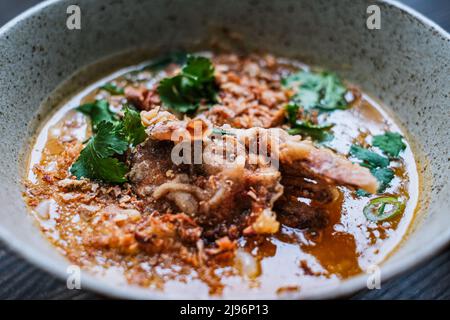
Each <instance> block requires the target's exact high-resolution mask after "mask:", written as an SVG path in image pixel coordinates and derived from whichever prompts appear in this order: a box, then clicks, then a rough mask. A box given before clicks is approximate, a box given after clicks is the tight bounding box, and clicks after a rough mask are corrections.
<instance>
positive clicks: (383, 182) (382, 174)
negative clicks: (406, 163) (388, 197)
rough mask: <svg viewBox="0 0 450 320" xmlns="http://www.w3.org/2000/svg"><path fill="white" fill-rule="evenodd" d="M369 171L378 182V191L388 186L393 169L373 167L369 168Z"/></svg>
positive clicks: (392, 175) (392, 176)
mask: <svg viewBox="0 0 450 320" xmlns="http://www.w3.org/2000/svg"><path fill="white" fill-rule="evenodd" d="M370 172H371V173H372V175H373V176H374V177H375V178H377V180H378V182H379V187H378V190H377V192H378V193H383V192H384V191H385V190H386V188H387V187H388V186H389V183H391V181H392V179H394V171H392V169H389V168H374V169H371V170H370Z"/></svg>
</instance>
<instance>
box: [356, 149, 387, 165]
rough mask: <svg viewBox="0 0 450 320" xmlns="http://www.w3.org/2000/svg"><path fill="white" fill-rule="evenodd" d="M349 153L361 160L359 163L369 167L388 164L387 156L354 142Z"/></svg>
mask: <svg viewBox="0 0 450 320" xmlns="http://www.w3.org/2000/svg"><path fill="white" fill-rule="evenodd" d="M350 154H351V155H352V156H353V157H355V158H358V159H359V160H361V161H362V163H361V165H362V166H365V167H367V168H369V169H374V168H385V167H387V166H388V165H389V159H388V158H386V157H383V156H380V155H379V154H377V153H375V152H373V151H370V150H367V149H365V148H363V147H361V146H358V145H355V144H354V145H352V146H351V147H350Z"/></svg>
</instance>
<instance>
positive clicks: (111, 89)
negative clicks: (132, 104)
mask: <svg viewBox="0 0 450 320" xmlns="http://www.w3.org/2000/svg"><path fill="white" fill-rule="evenodd" d="M100 89H103V90H106V91H108V92H109V93H111V94H112V95H121V94H124V93H125V91H124V89H123V88H119V87H118V86H116V85H115V84H112V83H106V84H104V85H103V86H101V87H100Z"/></svg>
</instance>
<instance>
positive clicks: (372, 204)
mask: <svg viewBox="0 0 450 320" xmlns="http://www.w3.org/2000/svg"><path fill="white" fill-rule="evenodd" d="M404 208H405V205H404V204H403V203H402V202H400V201H399V200H397V199H396V198H394V197H381V198H375V199H372V200H370V201H369V203H368V204H367V205H366V206H365V207H364V209H363V212H364V215H365V216H366V218H367V219H368V220H370V221H374V222H378V221H384V220H388V219H392V218H394V217H395V216H397V215H399V214H401V213H402V212H403V210H404Z"/></svg>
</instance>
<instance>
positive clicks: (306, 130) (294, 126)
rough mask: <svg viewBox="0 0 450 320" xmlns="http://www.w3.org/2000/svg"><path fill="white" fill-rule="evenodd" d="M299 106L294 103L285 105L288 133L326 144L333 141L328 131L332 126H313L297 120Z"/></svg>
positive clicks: (306, 121)
mask: <svg viewBox="0 0 450 320" xmlns="http://www.w3.org/2000/svg"><path fill="white" fill-rule="evenodd" d="M299 108H300V107H299V106H298V105H297V104H296V103H293V102H290V103H288V104H287V105H286V117H287V119H288V121H289V123H290V125H291V129H289V130H288V133H289V134H291V135H296V134H300V135H305V136H308V137H311V138H312V139H314V140H316V141H319V142H326V141H330V140H332V139H333V135H332V134H331V133H330V132H329V130H330V129H331V128H332V127H333V124H320V125H319V124H314V123H312V122H311V121H308V120H305V121H301V120H297V114H298V110H299Z"/></svg>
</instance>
